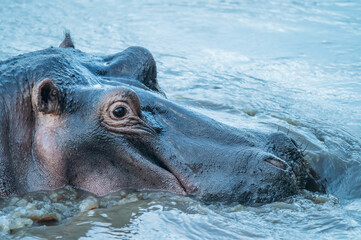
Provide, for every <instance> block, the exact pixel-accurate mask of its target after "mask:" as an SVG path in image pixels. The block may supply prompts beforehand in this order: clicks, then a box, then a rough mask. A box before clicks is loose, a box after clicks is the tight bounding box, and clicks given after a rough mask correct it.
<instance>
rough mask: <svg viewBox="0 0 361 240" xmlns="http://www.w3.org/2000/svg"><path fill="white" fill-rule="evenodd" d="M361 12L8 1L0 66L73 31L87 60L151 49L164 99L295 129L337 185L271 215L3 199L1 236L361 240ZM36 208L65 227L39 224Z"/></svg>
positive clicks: (273, 207)
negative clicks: (95, 55)
mask: <svg viewBox="0 0 361 240" xmlns="http://www.w3.org/2000/svg"><path fill="white" fill-rule="evenodd" d="M360 12H361V3H360V2H359V1H355V0H354V1H285V0H271V1H239V2H238V1H226V0H223V1H221V0H212V1H196V0H193V1H182V0H180V1H172V2H171V1H161V0H157V1H145V0H144V1H143V0H138V1H126V2H125V1H124V2H121V1H105V0H102V1H97V0H94V1H77V2H76V3H75V2H74V1H69V0H64V1H61V2H55V1H48V2H45V1H38V2H35V1H10V0H3V1H1V2H0V32H1V34H0V59H2V60H4V59H6V58H8V57H11V56H15V55H18V54H22V53H26V52H30V51H34V50H40V49H44V48H46V47H49V46H52V45H53V46H57V45H58V44H59V43H60V42H61V40H62V37H63V36H62V34H63V31H64V30H65V29H68V30H70V31H71V32H72V35H73V38H74V41H75V44H76V47H77V48H78V49H81V50H83V51H85V52H90V53H98V54H102V55H103V54H111V53H115V52H119V51H122V50H123V49H125V48H126V47H128V46H132V45H140V46H144V47H146V48H148V49H149V50H150V51H151V52H152V53H153V55H154V57H155V59H156V61H157V65H158V79H159V83H160V85H161V87H162V88H163V90H164V91H165V92H166V93H167V95H168V98H169V99H171V100H173V101H175V102H177V103H179V104H181V105H183V106H186V107H187V108H190V109H192V110H194V111H198V112H201V113H203V114H205V115H208V116H210V117H212V118H214V119H217V120H219V121H221V122H224V123H227V124H230V125H233V126H236V127H252V128H269V129H273V130H274V131H284V132H287V133H288V134H289V135H291V136H292V137H294V138H295V139H296V140H297V141H298V142H299V143H300V144H302V147H303V148H304V149H305V154H306V156H307V158H308V159H309V161H310V162H311V164H312V166H314V168H315V169H316V170H317V172H318V173H319V174H320V175H321V176H322V177H323V178H324V179H325V180H326V181H327V186H328V195H311V194H310V193H307V192H305V193H303V194H300V195H299V196H295V197H292V198H290V199H287V200H285V201H284V202H278V203H273V204H268V205H265V206H262V207H243V206H240V205H234V206H224V205H219V204H214V205H205V204H203V203H201V202H198V201H195V200H193V199H190V198H184V197H179V196H174V195H169V194H164V193H146V192H144V193H129V194H125V193H124V192H121V193H117V194H114V195H112V196H109V197H108V198H106V199H96V198H94V197H92V196H88V195H87V194H85V193H82V194H80V193H75V192H73V191H72V190H61V191H67V192H66V193H39V194H35V195H29V196H25V197H23V198H16V199H10V200H8V201H6V202H1V204H2V210H0V228H1V229H2V232H3V235H2V236H3V237H6V238H10V237H13V238H24V239H43V238H45V239H47V238H52V239H61V238H62V239H93V238H98V239H104V238H109V239H111V238H121V239H159V238H163V239H181V238H182V239H222V238H223V239H232V238H234V239H237V238H239V239H290V238H292V239H315V238H317V239H361V237H360V236H361V174H360V172H361V44H360V42H361V14H360ZM52 194H53V195H52ZM54 194H55V195H54ZM56 194H63V195H64V198H63V199H60V200H58V199H57V198H54V196H57V195H56ZM79 194H80V195H79ZM52 196H53V198H52ZM22 208H23V209H28V212H26V211H25V212H24V210H21V209H22ZM89 208H90V209H91V208H95V209H93V210H90V211H88V209H89ZM29 211H30V212H31V211H35V213H34V214H35V215H36V214H38V215H41V214H48V215H51V216H53V217H54V216H56V217H57V218H59V219H58V220H59V221H58V223H53V224H52V226H44V225H43V223H41V222H40V223H37V222H36V221H35V220H36V219H35V218H34V217H33V220H29V214H30V213H29ZM36 211H38V212H36ZM54 214H55V215H54ZM56 214H57V215H56ZM34 219H35V220H34ZM9 227H10V228H9ZM10 229H15V230H10ZM10 232H12V234H11V235H10Z"/></svg>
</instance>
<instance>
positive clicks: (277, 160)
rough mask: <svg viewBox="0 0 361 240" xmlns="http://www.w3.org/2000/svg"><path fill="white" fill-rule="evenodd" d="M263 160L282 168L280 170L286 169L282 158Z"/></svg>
mask: <svg viewBox="0 0 361 240" xmlns="http://www.w3.org/2000/svg"><path fill="white" fill-rule="evenodd" d="M265 161H266V162H268V163H269V164H271V165H273V166H275V167H277V168H279V169H282V170H286V169H287V163H285V162H283V161H282V160H279V159H277V158H266V159H265Z"/></svg>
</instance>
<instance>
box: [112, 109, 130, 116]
mask: <svg viewBox="0 0 361 240" xmlns="http://www.w3.org/2000/svg"><path fill="white" fill-rule="evenodd" d="M127 112H128V110H127V109H126V108H124V107H117V108H116V109H114V110H113V115H114V116H115V117H117V118H122V117H124V116H125V115H126V114H127Z"/></svg>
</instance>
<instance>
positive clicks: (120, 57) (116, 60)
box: [104, 47, 162, 93]
mask: <svg viewBox="0 0 361 240" xmlns="http://www.w3.org/2000/svg"><path fill="white" fill-rule="evenodd" d="M104 60H105V61H106V63H107V68H106V69H105V70H106V71H105V75H106V76H112V77H123V76H124V77H130V78H133V79H136V80H138V81H140V82H141V83H142V84H144V85H145V86H146V87H148V88H149V89H151V90H153V91H157V92H160V93H162V91H161V89H160V87H159V85H158V81H157V66H156V63H155V61H154V58H153V56H152V54H151V53H150V52H149V51H148V50H147V49H145V48H143V47H129V48H127V49H125V50H124V51H123V52H121V53H118V54H114V55H111V56H107V57H105V58H104Z"/></svg>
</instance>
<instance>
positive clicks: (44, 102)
mask: <svg viewBox="0 0 361 240" xmlns="http://www.w3.org/2000/svg"><path fill="white" fill-rule="evenodd" d="M33 108H34V109H35V110H37V111H39V112H43V113H46V114H50V113H52V114H59V112H60V91H59V89H58V88H57V87H56V86H55V84H54V83H53V81H52V80H50V79H45V80H43V81H42V82H40V84H39V85H38V87H36V88H35V89H34V92H33Z"/></svg>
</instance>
